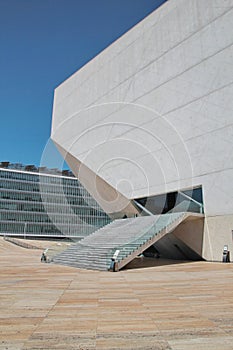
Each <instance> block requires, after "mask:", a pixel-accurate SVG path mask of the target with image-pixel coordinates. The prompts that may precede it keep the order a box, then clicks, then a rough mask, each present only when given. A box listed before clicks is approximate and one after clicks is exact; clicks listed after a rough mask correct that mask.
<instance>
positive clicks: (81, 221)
mask: <svg viewBox="0 0 233 350" xmlns="http://www.w3.org/2000/svg"><path fill="white" fill-rule="evenodd" d="M109 222H110V218H109V217H108V216H107V215H106V214H105V213H104V212H103V211H102V209H101V208H100V207H99V205H98V204H97V202H96V201H95V200H94V199H93V198H92V197H91V196H90V194H89V193H88V192H87V191H86V190H85V188H84V187H83V186H82V185H81V184H80V183H79V181H78V180H77V179H76V178H74V177H66V176H56V175H49V174H47V175H46V174H39V173H30V172H26V171H16V170H9V169H7V170H5V169H0V234H1V235H15V236H24V237H25V238H26V237H33V236H35V237H36V236H39V237H60V238H64V237H68V238H72V239H80V238H82V237H84V236H86V235H88V234H90V233H92V232H94V231H96V230H97V229H99V228H100V227H102V226H104V225H106V224H108V223H109Z"/></svg>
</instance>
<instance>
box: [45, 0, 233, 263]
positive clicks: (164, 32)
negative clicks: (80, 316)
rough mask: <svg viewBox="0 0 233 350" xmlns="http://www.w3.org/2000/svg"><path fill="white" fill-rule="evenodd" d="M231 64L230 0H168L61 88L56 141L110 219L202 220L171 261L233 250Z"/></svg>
mask: <svg viewBox="0 0 233 350" xmlns="http://www.w3.org/2000/svg"><path fill="white" fill-rule="evenodd" d="M232 57H233V0H205V1H203V0H169V1H167V2H166V3H164V4H163V5H162V6H161V7H160V8H158V9H157V10H156V11H154V12H153V13H152V14H151V15H149V16H148V17H147V18H145V19H144V20H143V21H142V22H140V23H139V24H137V25H136V26H135V27H134V28H132V29H131V30H130V31H128V32H127V33H126V34H125V35H123V36H122V37H121V38H120V39H119V40H117V41H116V42H115V43H113V44H112V45H111V46H109V47H108V48H106V49H105V50H104V51H103V52H102V53H100V54H99V55H98V56H97V57H95V58H94V59H93V60H92V61H90V62H89V63H88V64H86V65H85V66H84V67H83V68H82V69H80V70H79V71H78V72H77V73H75V74H74V75H72V76H71V77H70V78H69V79H67V80H66V81H65V82H64V83H62V84H61V85H60V86H59V87H58V88H57V89H56V90H55V97H54V110H53V122H52V132H51V138H52V140H53V141H54V143H55V144H56V146H57V148H58V149H59V151H60V152H61V154H62V155H63V157H64V158H65V160H66V162H67V163H68V164H69V166H70V168H71V169H72V171H73V173H74V174H75V175H77V176H79V180H80V182H81V183H82V184H83V186H84V187H86V189H87V190H88V191H89V192H90V193H91V195H92V196H93V197H94V198H95V199H96V200H97V202H98V203H99V204H100V206H101V207H102V208H103V210H104V211H105V212H106V213H107V214H108V215H110V216H111V217H112V218H114V219H116V218H122V217H124V216H127V217H134V216H136V215H138V216H140V215H142V214H143V215H146V214H147V215H149V214H150V213H152V214H156V215H157V214H159V213H161V215H163V214H164V213H165V212H168V211H169V212H171V211H172V209H173V208H176V207H177V205H180V203H181V202H182V198H183V199H186V200H187V199H188V200H189V204H187V202H186V204H185V205H186V208H184V207H182V210H183V211H185V212H192V211H195V212H197V211H198V210H199V209H200V211H202V212H203V213H204V216H203V217H202V218H201V217H200V218H199V219H198V220H191V221H188V222H185V223H181V224H179V225H178V226H177V227H176V228H175V229H174V230H173V232H172V233H171V236H170V238H169V239H167V240H165V238H163V239H164V240H165V241H164V244H162V243H161V242H160V243H159V241H158V242H157V243H155V247H157V249H158V247H159V250H161V251H163V249H167V248H169V249H167V250H169V251H170V252H171V253H172V252H173V253H172V254H173V256H174V254H175V253H174V251H175V250H174V249H175V248H174V247H175V244H176V243H175V241H174V239H175V238H176V239H179V241H182V242H183V243H185V245H187V246H189V247H190V248H191V249H192V250H193V251H195V252H196V253H197V254H198V255H199V256H200V257H202V258H204V259H206V260H209V261H214V260H217V261H220V260H221V259H222V250H223V247H224V245H227V246H228V249H229V250H230V251H232V252H233V244H232V230H233V186H232V180H233V157H232V150H233V141H232V140H233V137H232V136H233V99H232V95H233V65H232V59H233V58H232ZM195 205H196V208H195V209H194V206H195ZM198 208H199V209H198ZM174 210H175V209H174ZM174 237H175V238H174ZM166 254H168V252H167V253H166Z"/></svg>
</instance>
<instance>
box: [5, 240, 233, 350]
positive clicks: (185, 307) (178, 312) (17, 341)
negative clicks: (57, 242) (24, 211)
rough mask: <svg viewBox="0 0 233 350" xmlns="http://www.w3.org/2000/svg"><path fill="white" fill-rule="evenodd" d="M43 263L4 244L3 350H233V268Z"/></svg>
mask: <svg viewBox="0 0 233 350" xmlns="http://www.w3.org/2000/svg"><path fill="white" fill-rule="evenodd" d="M46 244H47V243H46ZM40 256H41V250H36V249H25V248H21V247H18V246H16V245H13V244H12V243H9V242H6V241H4V240H3V239H0V263H1V270H0V274H1V276H0V310H1V311H0V349H1V350H3V349H4V350H6V349H7V350H13V349H14V350H29V349H30V350H32V349H41V350H42V349H43V350H52V349H61V350H65V349H66V350H69V349H82V350H92V349H99V350H105V349H108V350H110V349H117V350H121V349H122V350H123V349H141V350H149V349H151V350H152V349H153V350H162V349H163V350H197V349H198V350H207V349H208V350H210V349H211V350H214V349H219V350H220V349H221V350H222V349H224V350H230V349H231V350H232V349H233V264H223V263H208V262H182V263H181V262H176V263H173V264H170V263H168V261H167V262H166V261H162V260H160V259H158V260H155V261H154V263H153V264H152V263H151V260H147V265H148V266H147V267H145V266H146V264H145V262H144V263H143V264H144V268H136V267H135V266H132V265H131V268H129V269H127V270H123V271H120V272H118V273H110V272H99V271H97V272H95V271H86V270H80V269H75V268H71V267H65V266H59V265H53V264H43V263H41V262H40ZM140 263H142V262H141V261H140ZM134 264H135V263H134ZM152 265H154V266H152Z"/></svg>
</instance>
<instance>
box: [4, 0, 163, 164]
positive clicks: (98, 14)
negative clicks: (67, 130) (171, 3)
mask: <svg viewBox="0 0 233 350" xmlns="http://www.w3.org/2000/svg"><path fill="white" fill-rule="evenodd" d="M163 2H165V0H0V119H1V137H0V161H10V162H12V163H23V164H36V165H39V164H40V160H41V155H42V153H43V150H44V148H45V146H46V143H47V141H48V139H49V136H50V128H51V117H52V105H53V92H54V89H55V88H56V86H58V85H59V84H60V83H61V82H62V81H64V80H65V79H66V78H68V77H69V76H70V75H72V74H73V73H74V72H75V71H77V70H78V69H79V68H80V67H82V66H83V65H84V64H86V63H87V62H88V61H89V60H90V59H92V58H93V57H95V56H96V55H97V54H98V53H100V52H101V51H102V50H103V49H104V48H106V47H107V46H108V45H110V44H111V43H112V42H113V41H115V40H116V39H117V38H119V37H120V36H121V35H122V34H124V33H125V32H126V31H127V30H129V29H130V28H131V27H133V26H134V25H135V24H136V23H138V22H139V21H140V20H142V19H143V18H144V17H146V16H147V15H148V14H149V13H151V12H152V11H153V10H154V9H156V8H157V7H158V5H160V4H162V3H163Z"/></svg>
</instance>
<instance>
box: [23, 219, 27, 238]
mask: <svg viewBox="0 0 233 350" xmlns="http://www.w3.org/2000/svg"><path fill="white" fill-rule="evenodd" d="M26 228H27V222H25V223H24V231H23V236H24V239H26Z"/></svg>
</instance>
